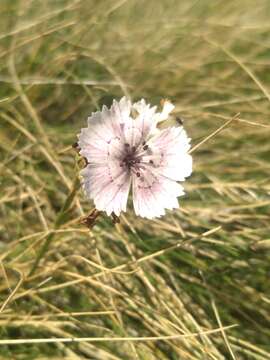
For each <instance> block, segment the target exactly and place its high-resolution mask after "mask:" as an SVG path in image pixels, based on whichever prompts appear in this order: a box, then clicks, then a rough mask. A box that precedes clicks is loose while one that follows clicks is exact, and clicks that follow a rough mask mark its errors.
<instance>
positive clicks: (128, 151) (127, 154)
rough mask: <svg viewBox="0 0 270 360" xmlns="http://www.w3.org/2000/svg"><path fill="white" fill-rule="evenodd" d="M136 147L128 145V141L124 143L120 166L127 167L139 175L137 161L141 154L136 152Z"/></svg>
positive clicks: (138, 161) (139, 159)
mask: <svg viewBox="0 0 270 360" xmlns="http://www.w3.org/2000/svg"><path fill="white" fill-rule="evenodd" d="M136 150H137V149H136V147H135V146H132V147H131V146H130V145H129V144H128V143H126V144H125V151H124V156H123V158H122V160H121V163H120V166H121V167H125V168H127V169H128V170H129V171H134V172H135V173H136V175H137V176H138V177H139V176H140V168H139V163H140V161H141V156H138V154H137V153H136Z"/></svg>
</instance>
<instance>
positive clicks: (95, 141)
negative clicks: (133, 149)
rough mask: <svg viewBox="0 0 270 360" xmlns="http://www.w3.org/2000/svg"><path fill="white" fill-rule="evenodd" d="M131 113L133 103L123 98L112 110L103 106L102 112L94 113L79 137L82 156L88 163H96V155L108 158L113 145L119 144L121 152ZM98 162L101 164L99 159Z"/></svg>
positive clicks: (114, 103)
mask: <svg viewBox="0 0 270 360" xmlns="http://www.w3.org/2000/svg"><path fill="white" fill-rule="evenodd" d="M130 111H131V103H130V101H129V100H127V99H126V98H125V97H123V98H122V99H121V100H120V101H119V102H117V101H114V102H113V105H112V106H111V108H110V109H108V108H107V107H106V106H103V108H102V111H97V112H95V113H93V114H92V115H91V116H90V117H89V118H88V127H87V128H83V129H82V130H81V133H80V134H79V135H78V145H79V147H80V149H81V150H80V154H81V155H82V156H85V157H86V158H87V160H88V161H94V160H95V158H96V157H95V155H96V154H98V155H99V156H102V154H103V156H105V157H106V154H107V152H108V151H107V148H108V145H110V144H111V143H114V144H117V143H118V152H119V151H121V149H120V148H121V146H122V147H123V145H124V144H123V124H124V123H125V122H126V121H128V120H129V114H130ZM120 144H122V145H121V146H120ZM96 162H100V161H99V159H96Z"/></svg>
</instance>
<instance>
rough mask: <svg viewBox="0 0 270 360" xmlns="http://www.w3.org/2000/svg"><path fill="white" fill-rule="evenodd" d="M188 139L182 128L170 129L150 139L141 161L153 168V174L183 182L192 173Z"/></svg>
mask: <svg viewBox="0 0 270 360" xmlns="http://www.w3.org/2000/svg"><path fill="white" fill-rule="evenodd" d="M189 142H190V139H189V138H188V137H187V134H186V132H185V130H184V129H183V128H182V127H170V128H166V129H164V130H162V131H160V132H159V133H158V134H157V135H155V136H154V137H152V138H151V139H150V140H149V142H148V144H149V150H148V151H147V152H146V154H145V156H144V158H143V161H144V162H145V163H149V164H150V165H151V166H153V167H154V168H155V173H157V174H160V175H163V176H165V177H168V178H169V179H171V180H175V181H184V180H185V178H186V177H188V176H190V174H191V172H192V157H191V156H190V155H189V154H188V150H189V149H190V143H189Z"/></svg>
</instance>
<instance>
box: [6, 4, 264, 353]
mask: <svg viewBox="0 0 270 360" xmlns="http://www.w3.org/2000/svg"><path fill="white" fill-rule="evenodd" d="M0 15H1V22H0V59H1V61H0V149H1V150H0V159H1V164H0V218H1V222H0V249H1V252H0V260H1V261H0V273H1V283H0V298H1V305H0V306H1V307H0V325H1V327H0V333H1V336H0V338H1V339H0V356H1V358H2V359H27V360H28V359H39V360H41V359H47V358H51V359H100V360H107V359H108V360H109V359H114V360H115V359H145V360H152V359H173V360H174V359H180V360H181V359H183V360H186V359H188V360H191V359H192V360H201V359H202V360H204V359H258V360H267V359H270V311H269V310H270V277H269V274H270V256H269V254H270V253H269V249H270V238H269V228H270V226H269V220H270V211H269V210H270V206H269V205H270V196H269V195H270V181H269V178H270V162H269V160H270V142H269V138H270V131H269V130H270V127H269V114H270V109H269V101H270V71H269V70H270V69H269V68H270V57H269V56H270V36H269V30H270V24H269V18H270V2H269V1H268V0H257V1H256V2H254V1H252V0H236V1H233V0H230V1H226V2H225V1H221V0H211V1H210V0H208V1H207V0H205V1H204V0H201V1H198V0H196V1H191V0H182V1H179V0H149V1H143V0H138V1H135V0H121V1H117V0H102V1H94V0H88V1H86V0H81V1H79V0H77V1H71V0H57V1H52V0H46V1H40V0H27V1H22V0H12V1H10V0H1V2H0ZM123 94H126V95H128V96H130V97H131V98H132V99H133V100H137V99H140V98H142V97H144V98H146V99H147V100H148V101H149V102H151V103H152V104H159V102H160V101H161V99H162V98H169V99H171V101H173V102H174V103H175V105H176V111H175V113H174V115H180V116H182V117H183V118H184V119H185V128H186V129H187V131H188V134H189V136H190V137H191V138H192V144H193V146H194V145H195V144H197V143H199V142H200V141H202V140H203V139H204V138H206V137H207V136H208V135H210V134H211V133H212V132H213V131H215V130H216V129H218V128H219V127H220V126H222V125H223V124H224V123H225V122H226V121H227V120H229V119H230V118H231V117H232V116H234V115H235V114H237V113H240V115H239V118H238V120H235V121H233V122H231V123H230V124H229V125H228V126H227V128H226V129H224V130H223V131H222V132H220V133H219V134H217V135H216V136H215V137H213V138H212V139H210V140H209V141H207V142H205V143H204V144H203V145H201V146H200V147H198V148H197V149H196V150H195V151H194V153H193V155H194V173H193V175H192V177H191V178H190V179H188V181H187V182H186V184H185V188H186V192H187V195H186V196H185V198H181V199H180V203H181V209H180V210H177V211H174V212H168V213H167V215H166V216H165V217H164V218H161V219H157V220H155V221H148V220H143V219H140V218H136V217H135V216H134V214H133V211H132V209H131V207H130V209H129V211H128V212H127V213H126V214H124V216H123V217H122V218H121V224H120V225H117V226H115V225H113V224H112V221H111V220H110V219H108V218H105V217H104V218H102V219H101V220H100V221H99V222H98V223H97V225H96V226H95V227H94V228H93V229H92V230H91V231H89V230H88V229H87V228H85V227H83V226H82V225H80V223H79V221H80V219H81V217H82V216H83V215H85V214H87V213H88V212H89V211H90V210H91V209H92V204H90V203H89V202H88V201H86V200H85V198H84V197H83V195H82V193H81V191H78V192H77V193H76V196H75V198H74V201H73V202H72V205H71V206H70V207H69V208H68V209H67V211H65V212H64V214H62V215H63V216H62V217H61V225H60V226H56V225H57V224H56V219H57V216H58V214H59V212H61V208H63V205H64V204H65V201H66V199H67V197H68V194H70V192H71V191H72V187H73V182H74V179H75V178H76V176H77V173H78V169H79V167H80V161H79V159H78V157H77V155H76V154H75V152H74V151H73V150H72V149H71V147H70V146H71V144H72V143H74V141H76V134H77V133H78V132H79V130H80V128H81V127H83V126H85V122H86V118H87V116H88V115H89V114H90V113H91V112H92V111H94V110H96V109H99V108H100V106H101V105H102V104H107V105H110V103H111V101H112V99H113V98H116V99H118V98H120V97H121V96H123ZM218 227H220V228H218ZM213 229H214V231H213V232H212V233H211V230H213ZM208 231H210V234H209V235H208V236H202V234H203V233H205V232H208ZM48 236H50V237H51V239H52V242H51V244H50V248H49V251H48V252H47V253H46V254H45V256H44V257H43V258H42V259H41V262H40V264H39V267H38V269H37V270H36V272H35V273H34V274H33V275H31V276H29V271H30V269H31V268H32V266H33V264H34V261H35V259H36V257H37V255H38V253H39V251H40V248H41V246H42V245H43V244H44V241H46V239H48ZM174 245H176V246H175V247H174ZM162 249H163V250H164V251H161V252H160V250H162ZM112 269H113V270H112ZM235 324H236V325H237V326H235V327H232V328H230V329H227V330H226V329H225V330H224V331H221V330H219V331H217V332H214V333H211V330H215V329H218V328H221V327H222V326H224V327H225V326H229V325H235ZM194 333H197V334H198V333H200V335H196V336H195V335H192V334H194ZM174 335H177V336H178V337H177V338H170V336H174ZM180 335H184V336H182V337H181V336H180ZM53 337H60V338H61V337H69V338H84V337H88V338H93V337H101V338H106V339H107V340H106V341H101V342H93V341H88V342H86V341H82V340H81V341H80V340H78V342H77V343H67V344H66V343H60V342H56V343H53V344H47V343H34V341H32V343H31V339H32V340H33V339H36V338H37V339H42V338H43V339H48V338H53ZM134 337H135V338H137V337H140V338H141V339H140V341H135V340H134ZM149 337H158V338H160V339H152V340H151V339H149ZM166 337H167V338H166ZM126 338H131V339H126ZM147 338H148V339H147ZM14 339H30V343H28V344H19V345H18V344H17V345H14V344H11V342H12V340H14ZM4 340H5V342H4ZM90 340H91V339H90ZM9 342H10V343H9Z"/></svg>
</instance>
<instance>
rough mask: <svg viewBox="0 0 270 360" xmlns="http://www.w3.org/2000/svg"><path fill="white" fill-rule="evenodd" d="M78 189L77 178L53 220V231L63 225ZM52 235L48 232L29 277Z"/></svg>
mask: <svg viewBox="0 0 270 360" xmlns="http://www.w3.org/2000/svg"><path fill="white" fill-rule="evenodd" d="M79 187H80V180H79V178H78V177H76V178H75V180H74V183H73V186H72V189H71V191H70V193H69V195H68V196H67V198H66V201H65V203H64V205H63V207H62V209H61V210H60V212H59V214H58V215H57V218H56V220H55V223H54V227H53V228H54V230H57V229H59V227H60V226H61V225H62V224H63V223H64V220H65V217H66V214H67V212H68V210H69V208H70V206H71V204H72V202H73V200H74V197H75V195H76V193H77V191H78V189H79ZM54 234H55V232H54V231H53V232H50V233H49V234H48V236H47V238H46V240H45V242H44V244H43V246H42V248H41V249H40V251H39V253H38V255H37V257H36V260H35V262H34V264H33V266H32V268H31V270H30V272H29V276H32V275H33V274H34V272H35V271H36V269H37V268H38V265H39V263H40V261H41V259H42V258H43V257H44V255H45V254H46V253H47V251H48V249H49V247H50V244H51V242H52V240H53V237H54Z"/></svg>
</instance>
